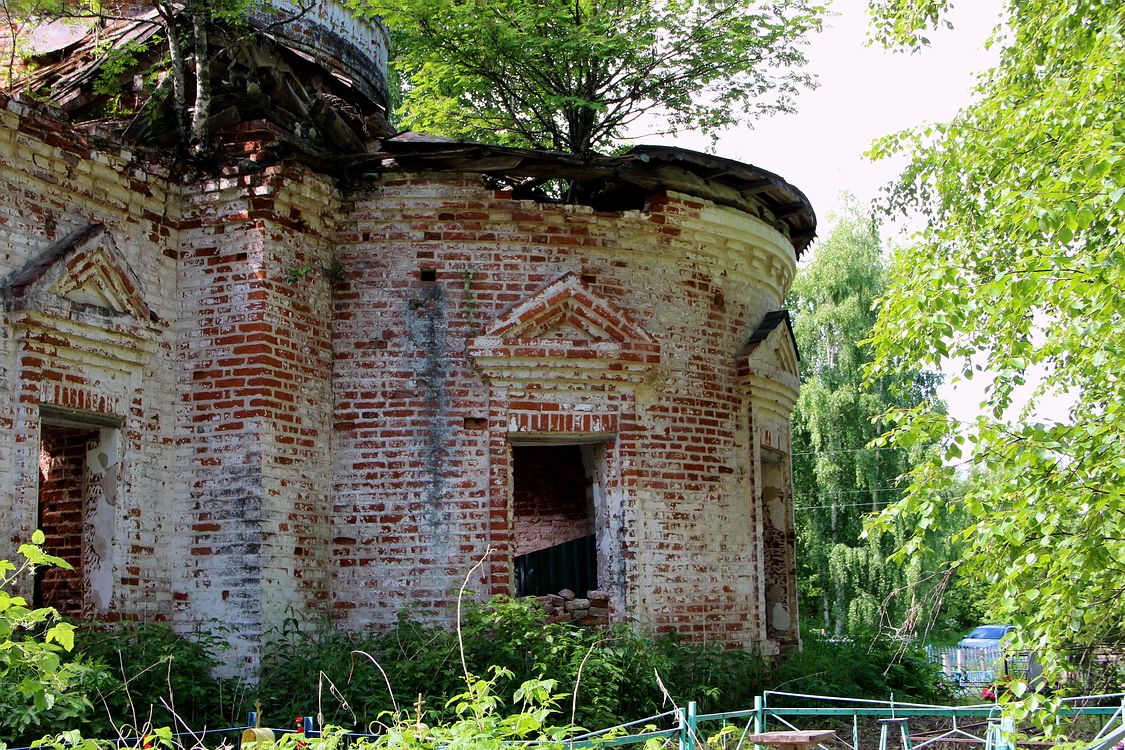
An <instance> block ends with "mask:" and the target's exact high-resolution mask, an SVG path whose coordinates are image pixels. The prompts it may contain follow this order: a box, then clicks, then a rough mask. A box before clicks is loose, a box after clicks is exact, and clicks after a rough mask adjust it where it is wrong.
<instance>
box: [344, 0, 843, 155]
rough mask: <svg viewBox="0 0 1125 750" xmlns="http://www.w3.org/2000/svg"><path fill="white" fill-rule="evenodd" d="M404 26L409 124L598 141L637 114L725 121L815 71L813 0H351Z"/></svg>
mask: <svg viewBox="0 0 1125 750" xmlns="http://www.w3.org/2000/svg"><path fill="white" fill-rule="evenodd" d="M350 2H351V5H352V7H353V8H354V9H356V10H357V11H359V12H361V13H369V14H379V15H381V16H382V17H383V19H384V21H385V22H386V24H387V26H388V27H389V28H390V29H391V32H392V35H393V47H394V50H393V51H394V52H395V58H394V60H393V63H392V64H393V66H394V68H395V70H396V71H397V72H398V74H399V75H400V77H401V82H402V87H403V92H404V93H403V99H402V106H401V113H400V114H401V118H402V123H403V125H405V126H406V127H408V128H412V129H416V130H421V131H425V132H430V133H434V134H438V135H445V136H450V137H456V138H463V139H466V140H476V141H482V142H486V143H499V144H502V145H511V146H528V147H535V148H547V149H553V150H558V151H569V152H571V153H575V154H587V153H589V152H591V151H593V150H596V149H605V148H609V147H611V146H612V145H613V143H614V141H615V140H617V139H618V138H620V137H621V135H622V133H623V132H624V130H625V128H627V127H629V126H634V125H636V124H638V123H641V124H643V125H644V126H646V127H649V128H651V129H652V131H654V132H659V133H667V132H675V131H677V130H681V129H700V130H702V131H704V132H706V133H710V134H714V133H715V132H716V131H718V130H719V129H721V128H724V127H727V126H730V125H733V124H736V123H746V122H748V121H749V120H751V119H753V118H754V117H756V116H759V115H762V114H765V113H769V112H777V111H783V112H784V111H791V110H792V108H793V103H794V97H795V94H796V93H797V91H798V90H800V89H801V88H804V87H810V86H812V85H813V81H812V79H811V77H810V76H809V75H808V74H806V73H805V72H804V71H803V70H802V66H803V65H804V64H805V55H804V48H805V47H806V46H807V44H808V43H809V35H810V33H811V32H813V31H816V30H819V28H820V23H821V16H822V15H823V12H824V9H823V7H822V6H820V5H818V4H816V3H815V2H812V1H811V0H790V2H785V3H777V2H767V1H764V0H667V1H666V2H653V1H652V0H394V1H393V2H390V1H385V0H350Z"/></svg>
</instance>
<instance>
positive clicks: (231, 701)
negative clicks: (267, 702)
mask: <svg viewBox="0 0 1125 750" xmlns="http://www.w3.org/2000/svg"><path fill="white" fill-rule="evenodd" d="M226 648H227V643H226V639H225V637H224V631H223V630H222V629H221V628H215V629H213V630H203V629H200V630H197V631H196V632H194V633H193V634H192V635H191V637H185V636H183V635H181V634H179V633H176V632H174V631H173V630H172V629H171V628H169V627H168V626H167V625H162V624H159V623H118V624H114V625H103V624H100V623H84V624H82V625H81V626H80V627H79V628H78V631H77V638H76V641H75V649H74V650H75V653H76V654H77V655H79V656H80V657H81V658H83V659H84V660H85V661H86V662H87V663H90V664H97V665H100V667H101V668H102V670H103V671H104V672H105V673H107V674H108V679H107V680H106V682H105V683H104V684H102V685H101V686H99V689H98V691H97V693H96V703H97V708H98V711H97V712H95V713H94V714H93V715H92V716H90V717H88V718H87V719H86V721H84V722H83V723H82V724H80V725H76V726H78V728H79V729H81V730H82V732H83V734H85V735H87V736H93V737H105V736H110V735H113V736H116V735H117V734H118V732H126V733H130V734H132V733H138V734H143V733H145V732H146V731H149V730H151V729H152V728H153V727H162V726H179V724H178V721H177V719H176V718H175V717H173V716H172V714H171V713H170V712H169V710H168V708H166V707H165V704H167V706H168V707H174V708H175V711H176V714H177V715H178V716H179V720H181V721H182V722H183V723H184V724H186V725H187V726H189V727H192V728H197V727H200V726H204V725H209V726H214V725H216V724H217V723H232V722H233V723H237V722H238V721H241V714H242V707H243V706H242V701H241V699H242V698H243V697H244V696H243V694H242V692H241V688H242V686H241V685H239V684H238V683H237V682H236V681H234V680H225V679H219V678H216V677H214V676H213V674H212V672H213V671H214V669H215V668H216V667H218V666H219V660H218V655H219V654H220V653H221V652H222V651H224V650H225V649H226Z"/></svg>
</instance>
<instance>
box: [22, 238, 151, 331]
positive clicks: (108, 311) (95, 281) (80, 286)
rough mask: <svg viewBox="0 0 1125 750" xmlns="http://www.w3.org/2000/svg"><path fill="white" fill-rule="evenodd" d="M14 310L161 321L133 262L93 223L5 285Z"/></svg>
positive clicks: (64, 239) (57, 244)
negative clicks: (150, 303)
mask: <svg viewBox="0 0 1125 750" xmlns="http://www.w3.org/2000/svg"><path fill="white" fill-rule="evenodd" d="M0 297H2V298H3V301H4V307H5V309H6V310H8V311H9V312H12V311H17V310H29V311H37V312H47V311H52V312H56V313H63V314H68V313H80V312H87V313H94V314H95V315H100V316H104V317H108V318H121V317H124V318H132V319H134V320H137V321H143V322H144V323H146V324H147V323H150V322H153V321H155V320H156V316H155V315H154V314H153V312H152V311H151V310H150V309H149V307H148V305H147V304H146V303H145V301H144V298H143V297H142V296H141V285H140V282H139V281H138V279H137V276H136V274H135V273H134V272H133V270H132V268H131V267H130V266H129V263H128V261H126V260H125V258H124V256H123V255H122V254H121V252H120V251H119V250H118V249H117V245H116V243H114V241H113V238H112V237H111V236H110V234H109V232H107V231H106V229H105V227H104V226H102V225H101V224H91V225H89V226H87V227H84V228H82V229H79V230H77V231H75V232H72V233H71V234H69V235H67V236H66V237H64V238H63V239H61V240H59V241H58V242H56V243H55V244H54V245H52V246H50V247H49V248H47V249H46V250H44V251H43V252H42V253H40V255H39V256H38V257H36V258H35V259H33V260H32V262H31V263H29V264H28V265H27V266H25V267H24V268H23V269H21V270H19V271H17V272H15V273H14V274H12V275H11V276H10V277H9V278H8V279H7V280H6V281H5V283H4V284H3V286H0Z"/></svg>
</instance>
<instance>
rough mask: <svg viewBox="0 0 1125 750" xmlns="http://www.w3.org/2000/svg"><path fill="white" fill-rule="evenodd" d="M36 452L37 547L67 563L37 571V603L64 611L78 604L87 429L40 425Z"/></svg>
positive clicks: (74, 612)
mask: <svg viewBox="0 0 1125 750" xmlns="http://www.w3.org/2000/svg"><path fill="white" fill-rule="evenodd" d="M42 434H43V437H42V442H41V443H40V456H39V528H40V529H41V530H42V531H43V534H44V535H45V536H46V541H45V542H44V544H43V550H44V551H45V552H47V554H50V555H54V556H56V557H61V558H62V559H63V560H65V561H66V562H68V563H70V565H71V566H72V567H73V570H65V569H64V568H58V567H51V568H43V569H41V570H40V571H39V572H38V574H37V581H36V585H37V591H36V598H37V600H38V601H37V602H36V604H37V605H40V606H46V607H54V608H55V609H57V610H58V611H59V612H60V613H61V614H63V615H66V616H68V617H81V616H82V609H83V590H82V589H83V586H82V537H83V534H84V533H85V521H86V518H85V508H84V502H83V500H84V498H85V492H84V487H85V483H86V451H87V450H88V447H89V443H90V440H91V434H90V431H89V430H78V429H70V428H66V427H54V426H51V425H44V426H43V433H42Z"/></svg>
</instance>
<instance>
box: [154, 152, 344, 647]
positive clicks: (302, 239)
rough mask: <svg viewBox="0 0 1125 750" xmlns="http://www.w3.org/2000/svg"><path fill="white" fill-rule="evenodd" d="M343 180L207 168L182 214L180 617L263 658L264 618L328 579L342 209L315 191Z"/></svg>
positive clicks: (310, 598)
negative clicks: (329, 237)
mask: <svg viewBox="0 0 1125 750" xmlns="http://www.w3.org/2000/svg"><path fill="white" fill-rule="evenodd" d="M259 135H260V134H258V133H254V132H250V131H248V132H247V133H246V138H247V139H252V138H254V137H257V136H259ZM247 148H248V149H250V150H251V151H253V150H255V149H256V148H257V147H256V146H255V145H253V143H252V142H248V144H247ZM333 195H334V193H333V191H332V189H331V187H330V186H329V185H327V184H326V183H324V182H323V181H322V180H321V179H320V178H317V177H315V176H312V175H310V174H308V173H305V172H302V171H299V170H293V171H287V170H282V169H276V168H271V169H268V170H266V171H264V172H260V173H253V174H250V175H246V176H241V177H236V178H224V179H214V180H209V181H206V182H204V183H201V184H200V185H198V186H197V188H196V191H195V193H194V203H195V205H194V206H193V209H192V214H191V218H186V219H185V221H184V224H183V227H182V233H181V237H182V247H183V253H184V259H183V262H182V265H181V275H180V288H181V290H182V291H183V293H184V296H185V308H184V315H183V317H182V318H181V320H180V336H181V341H182V345H181V351H182V354H183V359H184V363H185V369H184V371H183V376H182V379H181V384H180V388H181V398H182V399H183V404H184V407H185V408H184V410H183V411H182V412H181V413H182V415H183V416H182V418H183V434H184V435H185V436H188V437H186V438H185V439H184V440H183V441H182V446H181V460H182V464H181V469H180V471H181V472H183V474H184V475H185V476H186V477H188V478H189V483H188V488H189V490H188V497H187V498H185V499H186V500H187V501H188V502H187V503H186V504H185V510H186V511H187V512H186V513H185V514H184V526H183V528H182V529H181V531H180V534H181V536H180V539H181V540H182V541H181V544H182V545H183V548H182V549H183V560H184V562H183V564H184V566H185V571H184V575H183V578H182V582H181V584H180V585H179V587H178V590H177V592H176V599H177V602H178V604H177V609H178V617H179V618H182V619H183V620H184V621H190V620H192V619H194V618H199V617H201V616H205V617H216V616H217V617H220V618H221V619H222V620H223V621H224V622H225V623H227V624H230V625H232V626H235V627H236V628H238V631H239V636H240V637H239V638H238V641H239V643H237V644H236V646H237V651H238V655H239V656H240V657H243V658H246V659H248V660H251V661H253V659H254V654H255V653H256V650H257V648H258V646H259V644H260V637H261V634H262V632H263V631H264V630H266V629H268V628H269V627H270V626H272V625H274V624H277V623H279V622H281V620H282V619H284V618H285V617H286V616H289V613H291V612H293V611H296V612H300V613H302V614H303V615H305V616H307V617H308V618H309V620H310V621H314V620H315V619H316V611H317V609H318V608H320V607H323V606H324V602H325V600H326V598H327V593H328V592H327V588H328V587H327V575H328V572H327V571H328V553H329V547H328V528H329V515H328V497H329V496H330V493H331V489H332V483H331V477H330V475H329V466H328V463H327V461H328V456H329V455H330V449H329V443H328V440H329V432H328V430H327V428H328V426H329V425H330V422H331V420H330V414H331V402H332V396H331V334H332V325H331V320H330V313H329V311H330V304H331V303H330V299H331V294H332V291H331V288H330V282H329V279H328V278H327V275H326V272H325V270H324V269H327V268H328V267H329V266H330V262H331V256H330V250H329V247H330V246H329V245H328V244H327V242H326V241H325V239H324V233H325V226H326V225H325V221H326V219H328V218H329V217H331V216H332V215H333V213H334V212H333V211H332V210H331V209H328V210H323V207H324V204H323V203H318V201H331V200H332V198H333ZM305 212H308V213H307V214H306V213H305Z"/></svg>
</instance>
